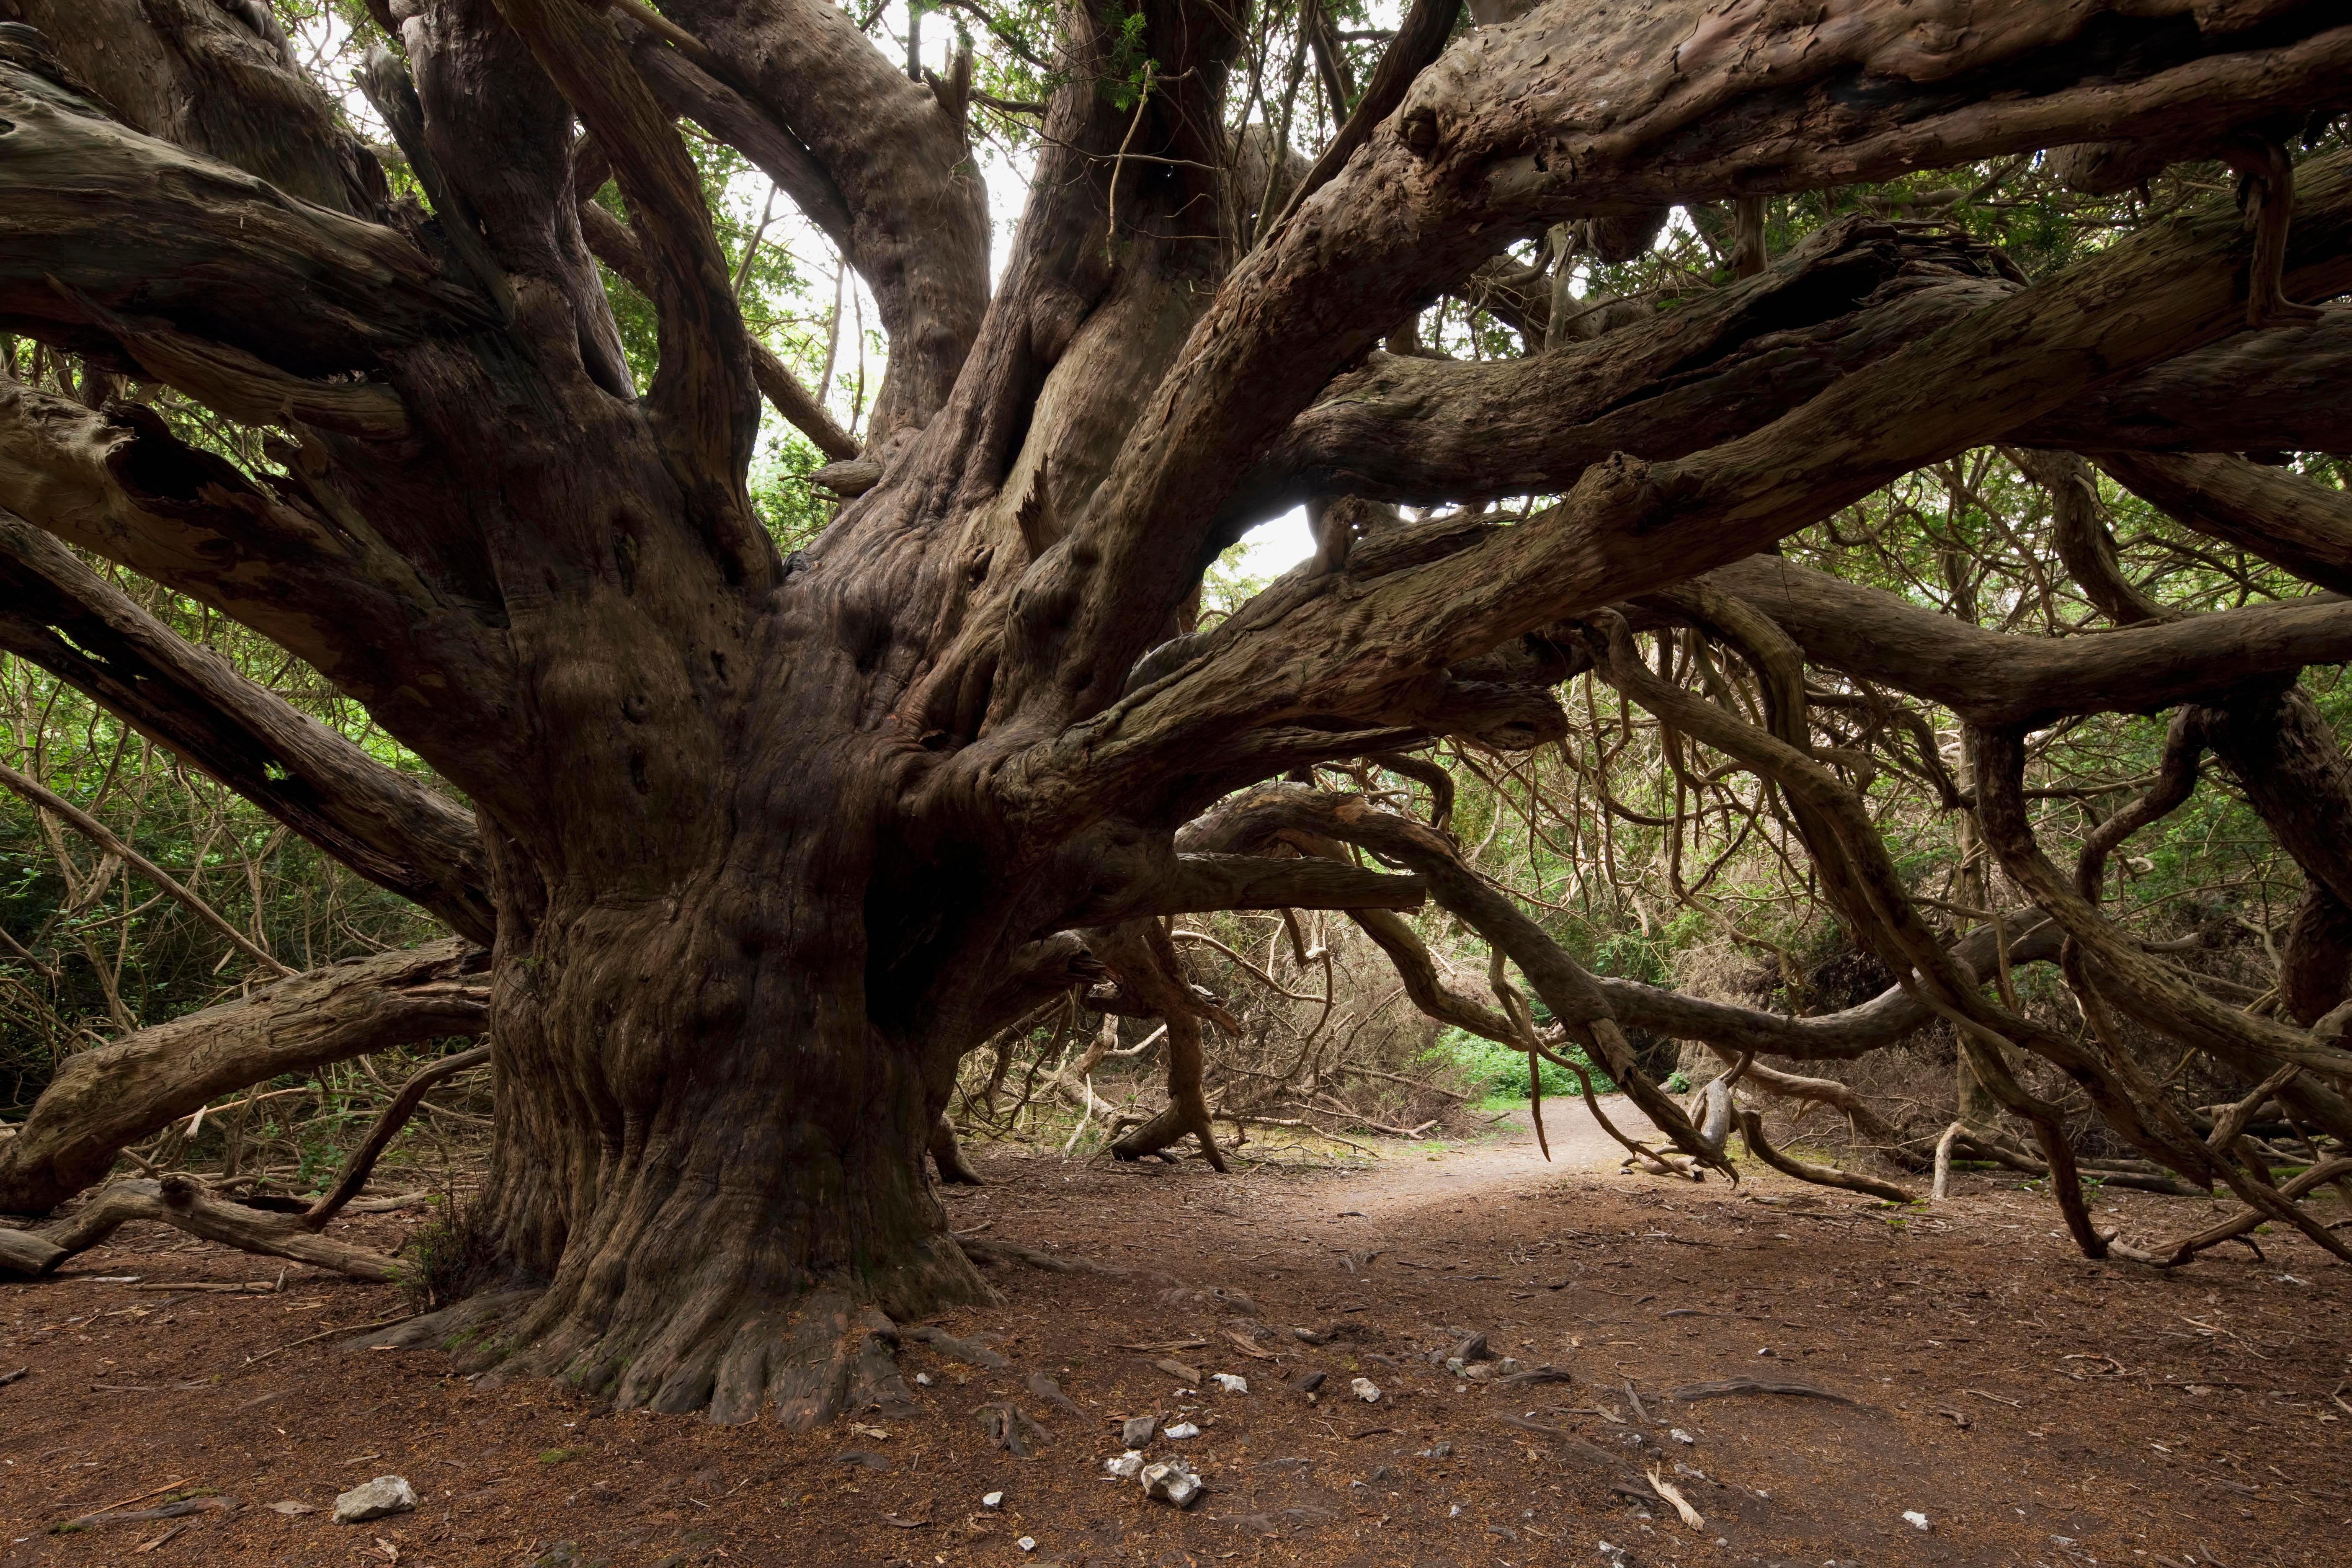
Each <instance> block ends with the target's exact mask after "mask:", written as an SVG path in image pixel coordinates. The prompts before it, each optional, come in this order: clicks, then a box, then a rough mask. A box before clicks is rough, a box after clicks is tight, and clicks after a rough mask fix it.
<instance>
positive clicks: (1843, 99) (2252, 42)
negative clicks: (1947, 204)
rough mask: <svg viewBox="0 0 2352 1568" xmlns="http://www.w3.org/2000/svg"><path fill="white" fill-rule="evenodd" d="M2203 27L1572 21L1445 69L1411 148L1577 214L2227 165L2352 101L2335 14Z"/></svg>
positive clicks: (2090, 13)
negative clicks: (2014, 176)
mask: <svg viewBox="0 0 2352 1568" xmlns="http://www.w3.org/2000/svg"><path fill="white" fill-rule="evenodd" d="M2191 9H2192V8H2191V6H2189V5H2186V4H2178V3H2176V4H2168V5H2076V6H2069V7H2065V8H2063V9H2054V8H2053V7H2052V6H2050V5H2047V4H2044V3H2042V0H1979V3H1978V4H1976V5H1971V6H1969V9H1968V12H1967V21H1966V24H1965V25H1964V26H1955V25H1953V24H1952V23H1951V22H1949V21H1948V20H1946V19H1944V18H1943V17H1941V16H1938V17H1937V19H1936V20H1933V21H1928V20H1926V19H1923V18H1922V17H1921V16H1920V15H1919V14H1918V12H1917V11H1916V10H1915V9H1914V8H1912V7H1910V6H1907V5H1854V6H1849V7H1843V8H1838V9H1828V10H1819V9H1806V8H1788V7H1781V6H1775V5H1735V6H1732V7H1728V8H1727V7H1725V6H1723V5H1720V4H1718V3H1717V0H1666V3H1664V4H1657V5H1638V6H1632V5H1629V6H1622V7H1612V8H1610V9H1609V10H1606V11H1602V12H1598V13H1596V12H1593V11H1592V10H1591V9H1590V8H1589V7H1584V6H1580V5H1560V4H1554V5H1546V6H1543V7H1542V8H1540V9H1539V10H1538V11H1536V12H1535V13H1534V14H1532V15H1531V16H1528V19H1527V20H1526V21H1525V22H1523V23H1520V24H1518V25H1517V26H1507V27H1494V28H1481V29H1479V30H1478V31H1477V32H1476V33H1475V34H1474V35H1472V37H1471V38H1470V39H1469V40H1468V41H1467V42H1466V43H1465V44H1464V45H1463V46H1461V47H1456V48H1455V49H1454V50H1453V51H1451V52H1450V53H1449V54H1448V55H1447V56H1446V58H1444V59H1443V60H1441V61H1440V62H1439V63H1438V65H1437V66H1436V67H1435V68H1433V69H1432V70H1431V71H1429V72H1426V73H1424V74H1423V78H1422V79H1421V80H1420V81H1419V82H1418V83H1416V84H1415V89H1414V91H1413V92H1412V94H1411V95H1410V97H1409V99H1408V100H1407V103H1406V105H1405V108H1404V110H1402V113H1401V114H1400V116H1399V120H1400V121H1402V125H1401V126H1400V130H1401V131H1402V132H1406V133H1407V134H1412V133H1415V132H1416V121H1419V122H1420V125H1421V126H1425V129H1420V130H1418V134H1419V135H1421V136H1422V137H1423V138H1425V139H1426V141H1427V142H1428V143H1429V152H1430V153H1431V155H1432V156H1433V157H1446V156H1457V157H1464V158H1467V157H1470V156H1473V155H1475V154H1484V155H1485V157H1486V159H1491V160H1492V162H1491V163H1485V164H1484V168H1483V172H1484V173H1485V174H1486V181H1487V190H1486V196H1487V199H1488V200H1489V201H1490V202H1492V203H1494V204H1495V205H1496V206H1497V207H1501V206H1505V205H1508V206H1514V207H1518V208H1521V209H1522V210H1528V211H1534V212H1539V213H1542V214H1543V215H1545V216H1550V217H1561V216H1571V215H1574V214H1579V213H1589V214H1595V215H1608V214H1626V215H1634V214H1642V213H1647V212H1654V211H1659V210H1663V209H1664V207H1665V206H1667V205H1672V204H1675V203H1690V202H1694V201H1702V200H1723V199H1725V198H1727V197H1730V196H1734V195H1767V194H1770V193H1774V192H1781V191H1802V190H1815V189H1819V188H1821V187H1822V186H1825V185H1836V184H1869V183H1874V182H1876V181H1881V180H1886V179H1891V178H1893V177H1895V176H1896V175H1898V174H1907V173H1910V172H1912V171H1914V170H1917V169H1925V168H1949V167H1951V166H1952V165H1954V164H1957V163H1969V162H1972V161H1975V160H1978V159H1983V158H1990V157H1995V156H1999V155H2000V154H2002V153H2021V152H2033V151H2037V150H2039V149H2041V148H2044V147H2052V146H2058V145H2063V144H2066V143H2072V142H2088V141H2094V140H2110V139H2118V140H2119V139H2130V140H2134V141H2139V142H2146V143H2148V144H2150V145H2151V146H2152V147H2158V148H2161V149H2163V150H2165V152H2166V153H2168V155H2169V156H2170V157H2171V158H2173V159H2176V160H2179V159H2187V158H2195V157H2210V156H2211V155H2212V151H2211V150H2212V149H2213V148H2214V147H2215V146H2216V145H2218V144H2219V142H2221V140H2222V138H2224V137H2225V136H2227V135H2228V134H2229V133H2230V132H2232V131H2235V130H2237V129H2239V128H2240V127H2243V126H2248V125H2252V124H2254V123H2255V122H2257V121H2262V120H2264V119H2266V118H2268V117H2271V116H2274V115H2281V114H2284V115H2286V116H2289V117H2295V116H2299V115H2301V114H2303V113H2305V112H2307V111H2309V110H2313V109H2315V108H2320V107H2323V106H2336V107H2340V106H2341V105H2342V104H2343V103H2344V102H2345V101H2346V100H2347V96H2352V89H2347V87H2346V85H2345V84H2346V82H2347V79H2352V26H2347V25H2345V21H2344V16H2343V13H2342V12H2341V10H2340V9H2339V8H2337V7H2336V6H2334V5H2328V4H2326V3H2325V0H2302V3H2300V4H2297V3H2295V0H2286V3H2284V4H2268V5H2262V6H2261V7H2260V8H2259V10H2258V11H2257V12H2256V13H2255V14H2256V15H2259V16H2261V18H2262V25H2261V26H2246V25H2244V23H2243V21H2242V18H2241V17H2240V16H2226V17H2225V16H2221V15H2219V14H2217V13H2219V12H2220V10H2221V8H2220V7H2205V6H2199V7H2196V8H2195V14H2196V18H2197V20H2196V24H2195V25H2194V26H2182V25H2181V23H2182V20H2183V14H2184V13H2189V12H2190V11H2191ZM1548 62H1562V63H1561V64H1551V66H1550V68H1549V69H1547V68H1546V66H1547V63H1548ZM1562 64H1564V66H1565V68H1562ZM1498 216H1499V215H1498Z"/></svg>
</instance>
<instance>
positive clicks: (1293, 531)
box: [1241, 506, 1315, 578]
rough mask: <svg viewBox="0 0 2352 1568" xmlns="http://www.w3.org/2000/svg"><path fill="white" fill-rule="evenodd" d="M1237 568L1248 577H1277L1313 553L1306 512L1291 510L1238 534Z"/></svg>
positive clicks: (1296, 508) (1312, 537)
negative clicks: (1240, 555)
mask: <svg viewBox="0 0 2352 1568" xmlns="http://www.w3.org/2000/svg"><path fill="white" fill-rule="evenodd" d="M1242 552H1243V553H1242V559H1241V569H1242V571H1243V572H1244V574H1247V575H1249V576H1252V577H1268V578H1271V577H1279V576H1281V575H1282V574H1284V573H1285V572H1287V571H1289V570H1290V569H1291V568H1292V567H1293V566H1296V565H1297V564H1298V563H1300V562H1302V561H1304V560H1306V559H1307V557H1308V556H1310V555H1312V554H1314V553H1315V535H1314V533H1313V532H1312V531H1310V530H1309V529H1308V528H1307V509H1306V508H1305V507H1303V506H1295V507H1292V508H1291V509H1290V510H1288V511H1286V512H1284V513H1283V514H1282V515H1281V516H1280V517H1276V518H1269V519H1267V520H1266V521H1264V522H1261V523H1259V524H1258V525H1257V526H1256V527H1255V528H1253V529H1251V530H1250V531H1248V532H1247V533H1244V534H1243V535H1242Z"/></svg>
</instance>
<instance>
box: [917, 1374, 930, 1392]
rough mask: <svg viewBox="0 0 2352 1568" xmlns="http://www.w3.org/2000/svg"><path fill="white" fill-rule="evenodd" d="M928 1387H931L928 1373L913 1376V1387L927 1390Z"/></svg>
mask: <svg viewBox="0 0 2352 1568" xmlns="http://www.w3.org/2000/svg"><path fill="white" fill-rule="evenodd" d="M930 1385H931V1374H930V1373H928V1372H919V1373H916V1374H915V1386H916V1387H918V1388H929V1387H930Z"/></svg>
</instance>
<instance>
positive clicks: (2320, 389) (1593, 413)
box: [1224, 217, 2352, 586]
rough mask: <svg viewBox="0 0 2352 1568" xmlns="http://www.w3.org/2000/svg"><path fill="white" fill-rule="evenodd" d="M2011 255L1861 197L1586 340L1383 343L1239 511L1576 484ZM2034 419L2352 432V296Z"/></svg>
mask: <svg viewBox="0 0 2352 1568" xmlns="http://www.w3.org/2000/svg"><path fill="white" fill-rule="evenodd" d="M2000 268H2001V263H2000V259H1999V258H1996V257H1994V256H1993V255H1991V254H1990V253H1989V252H1987V251H1986V250H1984V249H1983V248H1982V247H1978V246H1975V245H1973V244H1970V243H1968V242H1966V241H1964V240H1961V239H1959V238H1958V237H1954V236H1952V235H1950V234H1948V233H1946V232H1944V231H1941V230H1937V229H1931V228H1927V227H1925V226H1916V225H1898V224H1892V223H1888V222H1886V221H1885V220H1882V219H1870V218H1859V217H1849V218H1843V219H1840V220H1838V221H1837V222H1834V223H1832V224H1830V225H1828V226H1824V227H1822V228H1821V229H1818V230H1816V231H1814V233H1813V234H1811V235H1809V236H1808V237H1806V238H1805V239H1804V240H1803V241H1802V242H1801V243H1800V244H1799V245H1798V246H1797V247H1794V248H1792V249H1791V250H1790V251H1789V252H1788V253H1787V254H1786V255H1784V256H1782V257H1780V258H1779V259H1777V260H1776V261H1775V262H1774V263H1773V264H1772V266H1771V267H1770V268H1768V269H1767V270H1766V271H1765V272H1763V273H1762V274H1759V276H1758V277H1756V278H1753V279H1746V280H1744V281H1741V282H1738V283H1735V284H1732V285H1729V286H1727V287H1726V288H1723V289H1717V290H1714V291H1713V292H1710V293H1702V294H1700V295H1698V296H1697V297H1696V298H1694V299H1690V300H1683V301H1679V302H1678V307H1677V308H1676V309H1675V310H1672V311H1669V312H1665V313H1663V314H1661V315H1659V316H1656V317H1654V318H1653V319H1651V320H1649V321H1641V322H1636V323H1634V324H1633V325H1630V326H1626V327H1622V328H1620V329H1618V330H1617V331H1612V332H1610V333H1607V334H1606V335H1604V336H1602V337H1600V338H1596V339H1594V340H1592V341H1591V342H1572V343H1570V344H1567V345H1564V346H1561V347H1557V348H1554V349H1551V350H1549V351H1547V352H1545V353H1537V354H1530V355H1528V356H1527V357H1525V358H1522V359H1507V360H1487V361H1476V362H1470V361H1451V360H1428V359H1415V358H1410V357H1403V356H1392V355H1387V354H1376V355H1374V356H1372V358H1371V360H1370V362H1369V363H1367V364H1366V365H1364V367H1363V368H1361V369H1360V370H1355V371H1350V372H1349V373H1348V374H1345V375H1343V376H1341V377H1339V379H1338V380H1336V381H1334V382H1333V383H1332V384H1331V386H1330V388H1329V390H1328V393H1327V394H1326V395H1324V396H1323V397H1322V398H1321V399H1320V400H1319V401H1318V402H1317V403H1316V405H1314V406H1313V407H1311V408H1309V409H1307V412H1305V413H1304V414H1302V415H1300V416H1298V418H1297V421H1296V422H1294V423H1293V424H1292V426H1290V428H1289V429H1288V430H1287V431H1286V432H1285V433H1284V434H1283V436H1282V437H1281V438H1280V439H1279V440H1278V441H1277V442H1276V444H1275V446H1274V447H1273V448H1272V449H1271V450H1270V451H1269V452H1268V453H1267V454H1266V456H1265V458H1264V459H1263V460H1262V461H1260V462H1259V463H1258V465H1257V466H1256V467H1255V468H1254V469H1253V470H1252V472H1251V475H1250V478H1249V479H1248V480H1247V481H1246V482H1244V485H1243V486H1242V488H1241V489H1240V490H1239V491H1237V492H1236V494H1235V495H1234V500H1233V501H1232V502H1231V504H1230V508H1229V512H1228V517H1227V520H1226V522H1225V524H1224V531H1234V530H1238V529H1242V528H1245V527H1247V526H1249V525H1251V524H1253V523H1255V522H1256V521H1259V520H1261V519H1263V518H1265V517H1269V516H1272V515H1275V514H1276V513H1278V512H1280V511H1282V510H1286V509H1287V508H1288V507H1290V506H1292V505H1294V504H1297V502H1298V501H1299V500H1302V499H1305V498H1307V497H1309V496H1313V495H1318V494H1338V493H1345V494H1351V495H1362V496H1370V497H1374V498H1377V499H1380V500H1391V501H1400V502H1406V503H1411V504H1414V505H1429V504H1433V503H1435V502H1440V501H1457V502H1466V501H1479V500H1497V499H1500V498H1502V497H1506V496H1513V495H1534V494H1544V493H1559V492H1561V491H1564V490H1566V489H1570V487H1571V486H1573V485H1574V484H1575V483H1576V480H1577V479H1578V478H1579V477H1580V475H1581V474H1582V473H1583V472H1584V470H1585V469H1586V468H1589V467H1591V465H1592V464H1594V463H1597V462H1599V461H1601V459H1602V458H1606V457H1608V456H1610V455H1611V454H1612V453H1616V452H1624V453H1628V454H1630V455H1632V456H1633V457H1637V458H1647V459H1649V460H1651V461H1659V460H1662V459H1665V458H1682V457H1686V456H1688V455H1689V454H1691V453H1693V452H1696V451H1698V450H1700V449H1702V448H1704V447H1711V446H1716V445H1719V444H1721V443H1723V442H1725V441H1728V440H1731V439H1734V438H1736V437H1740V436H1744V435H1747V434H1748V433H1749V432H1750V431H1753V430H1755V429H1757V428H1759V426H1764V425H1766V424H1769V423H1770V422H1771V421H1772V420H1774V419H1777V418H1779V417H1780V416H1781V415H1783V414H1786V413H1788V412H1790V410H1791V409H1794V408H1796V407H1798V406H1799V405H1801V404H1803V403H1804V402H1805V401H1806V400H1807V399H1808V398H1811V397H1812V396H1814V395H1817V394H1819V393H1821V392H1822V391H1825V390H1826V389H1828V388H1829V387H1830V386H1831V385H1832V384H1834V383H1835V382H1836V381H1837V380H1838V378H1839V377H1841V376H1843V375H1848V374H1853V372H1855V371H1858V370H1860V369H1862V368H1864V366H1866V365H1868V364H1870V363H1873V362H1874V361H1875V360H1878V359H1881V358H1883V357H1885V355H1887V354H1889V353H1893V352H1894V351H1895V350H1896V349H1899V348H1901V347H1903V346H1904V345H1906V344H1907V343H1910V342H1916V340H1918V339H1920V338H1923V337H1925V336H1926V335H1927V333H1929V332H1931V331H1936V330H1937V329H1939V328H1942V327H1946V326H1948V325H1950V324H1952V323H1953V322H1955V321H1959V320H1961V319H1962V318H1963V317H1965V316H1967V315H1968V314H1969V313H1970V312H1971V311H1974V310H1980V309H1982V308H1983V307H1985V306H1986V305H1989V304H1990V303H1991V302H1993V301H1994V300H2000V299H2003V298H2006V297H2007V296H2009V295H2011V294H2013V293H2015V292H2016V291H2017V290H2018V289H2020V288H2021V284H2020V283H2019V282H2017V281H2016V280H2015V279H2013V278H2011V277H2009V276H2006V275H2004V273H2003V272H2002V271H2001V270H2000ZM2336 340H2340V342H2341V347H2340V348H2335V349H2331V348H2330V347H2329V344H2330V342H2334V341H2336ZM2282 383H2283V384H2284V385H2285V386H2288V387H2292V388H2293V389H2294V395H2292V396H2286V395H2282V394H2281V392H2280V386H2281V384H2282ZM2094 410H2096V412H2094ZM2159 415H2160V422H2159V420H2158V416H2159ZM2017 439H2018V440H2019V441H2021V443H2023V444H2025V445H2029V446H2032V445H2048V446H2057V447H2073V448H2079V449H2084V450H2093V451H2110V450H2124V449H2129V448H2136V447H2190V448H2195V449H2199V450H2206V451H2240V450H2246V449H2252V448H2263V449H2273V448H2275V449H2283V450H2288V451H2294V450H2314V449H2316V450H2326V451H2336V450H2346V449H2352V311H2330V312H2329V313H2328V314H2327V316H2326V317H2325V318H2323V320H2322V321H2320V322H2318V323H2316V324H2309V323H2302V322H2297V323H2294V324H2291V325H2285V326H2280V327H2274V328H2271V329H2269V330H2266V331H2253V332H2241V333H2238V334H2236V335H2234V336H2232V337H2230V338H2227V339H2225V340H2223V341H2222V342H2219V343H2215V344H2212V345H2210V347H2207V348H2204V349H2201V350H2199V351H2197V352H2196V353H2190V354H2185V355H2182V356H2181V357H2179V358H2178V359H2174V360H2169V361H2167V362H2164V363H2159V364H2156V365H2153V366H2150V367H2148V368H2147V369H2145V370H2142V371H2140V372H2138V373H2137V374H2133V375H2130V376H2125V377H2120V378H2117V379H2116V380H2115V381H2112V382H2110V383H2108V384H2106V385H2105V386H2102V387H2101V388H2099V389H2098V390H2097V391H2096V392H2095V393H2092V394H2090V395H2087V396H2086V397H2085V398H2084V399H2081V400H2077V401H2075V402H2071V403H2069V404H2067V405H2064V406H2063V407H2061V408H2058V409H2055V410H2053V411H2052V412H2051V413H2049V414H2047V415H2045V416H2042V418H2040V419H2037V420H2034V421H2032V423H2030V424H2028V425H2026V426H2024V427H2022V428H2021V430H2020V431H2019V432H2018V433H2017ZM2118 477H2119V478H2120V475H2118ZM2151 499H2153V498H2151ZM2314 581H2321V579H2316V578H2315V579H2314ZM2326 585H2328V586H2334V585H2335V584H2326Z"/></svg>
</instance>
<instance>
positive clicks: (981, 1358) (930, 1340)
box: [898, 1325, 1013, 1371]
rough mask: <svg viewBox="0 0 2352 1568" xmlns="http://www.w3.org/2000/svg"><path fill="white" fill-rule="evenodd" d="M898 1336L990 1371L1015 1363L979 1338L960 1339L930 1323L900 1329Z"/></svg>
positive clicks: (967, 1364) (968, 1364) (966, 1363)
mask: <svg viewBox="0 0 2352 1568" xmlns="http://www.w3.org/2000/svg"><path fill="white" fill-rule="evenodd" d="M898 1337H899V1338H900V1339H906V1340H913V1341H914V1342H916V1343H918V1344H926V1345H929V1346H930V1347H931V1348H932V1349H933V1350H935V1351H937V1352H940V1354H941V1355H943V1356H950V1357H952V1358H954V1359H955V1360H957V1361H960V1362H961V1363H964V1364H965V1365H966V1366H977V1367H983V1368H986V1369H988V1370H990V1371H996V1370H999V1369H1001V1368H1003V1367H1008V1366H1011V1365H1012V1364H1013V1363H1011V1362H1009V1361H1007V1360H1005V1359H1004V1357H1003V1354H1002V1353H1001V1352H998V1351H996V1350H994V1349H992V1348H991V1347H990V1346H988V1345H984V1344H982V1343H981V1342H979V1341H978V1340H960V1339H958V1338H956V1337H955V1335H953V1334H951V1333H950V1332H948V1331H946V1330H945V1329H935V1328H931V1327H929V1325H916V1326H913V1327H909V1328H904V1329H900V1330H899V1331H898Z"/></svg>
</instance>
